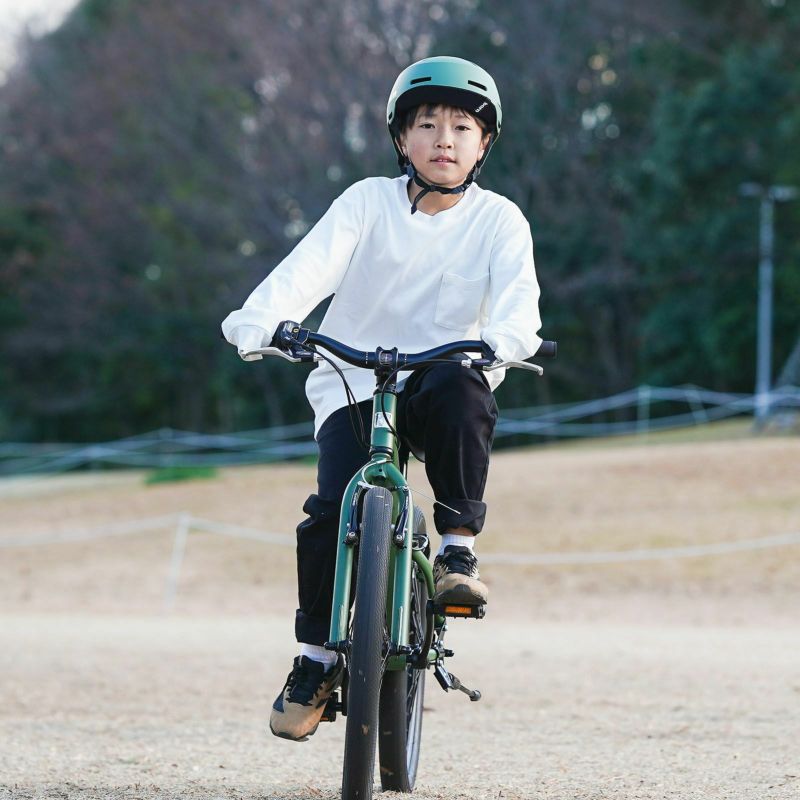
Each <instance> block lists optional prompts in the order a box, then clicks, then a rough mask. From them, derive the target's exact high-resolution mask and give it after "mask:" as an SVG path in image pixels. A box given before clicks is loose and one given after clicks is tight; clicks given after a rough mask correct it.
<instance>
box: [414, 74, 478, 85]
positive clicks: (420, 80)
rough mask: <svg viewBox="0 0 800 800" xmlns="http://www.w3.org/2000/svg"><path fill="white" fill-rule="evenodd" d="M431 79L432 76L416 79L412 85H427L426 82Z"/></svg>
mask: <svg viewBox="0 0 800 800" xmlns="http://www.w3.org/2000/svg"><path fill="white" fill-rule="evenodd" d="M430 79H431V76H430V75H428V77H427V78H414V80H413V81H411V83H412V84H413V83H425V81H429V80H430ZM470 83H472V81H470Z"/></svg>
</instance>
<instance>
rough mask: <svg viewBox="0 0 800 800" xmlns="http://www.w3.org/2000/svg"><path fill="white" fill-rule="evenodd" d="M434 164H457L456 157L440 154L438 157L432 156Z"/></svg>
mask: <svg viewBox="0 0 800 800" xmlns="http://www.w3.org/2000/svg"><path fill="white" fill-rule="evenodd" d="M431 161H433V163H434V164H455V163H456V160H455V159H454V158H448V157H447V156H439V157H438V158H432V159H431Z"/></svg>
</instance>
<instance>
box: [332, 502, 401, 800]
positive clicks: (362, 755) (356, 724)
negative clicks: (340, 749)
mask: <svg viewBox="0 0 800 800" xmlns="http://www.w3.org/2000/svg"><path fill="white" fill-rule="evenodd" d="M391 524H392V495H391V493H390V492H389V490H388V489H383V488H380V487H373V488H371V489H369V490H368V491H367V493H366V496H365V497H364V506H363V514H362V518H361V532H360V536H359V544H358V550H359V554H358V560H359V569H358V574H357V578H356V596H355V608H354V609H353V626H352V635H351V638H352V642H351V646H350V658H349V663H348V673H349V678H348V688H347V727H346V730H345V738H344V767H343V772H342V800H371V798H372V783H373V777H374V774H375V750H376V744H377V739H378V705H379V700H380V689H381V679H382V678H383V670H384V665H385V660H384V659H385V648H386V643H387V641H388V636H387V633H386V614H385V612H384V609H385V608H386V584H387V579H388V570H389V548H390V547H391V535H392V534H391Z"/></svg>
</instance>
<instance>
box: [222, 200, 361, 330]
mask: <svg viewBox="0 0 800 800" xmlns="http://www.w3.org/2000/svg"><path fill="white" fill-rule="evenodd" d="M365 205H366V204H365V199H364V191H363V186H360V185H359V184H354V185H353V186H351V187H350V188H349V189H347V190H346V191H345V192H343V193H342V194H341V195H340V196H339V197H337V198H336V200H334V201H333V203H332V204H331V206H330V208H329V209H328V210H327V211H326V212H325V214H324V215H323V217H322V218H321V219H320V220H319V222H317V224H316V225H315V226H314V227H313V228H312V229H311V230H310V231H309V232H308V233H307V234H306V236H305V237H304V238H303V239H302V240H301V241H300V242H299V243H298V244H297V246H296V247H295V248H294V250H292V252H291V253H289V255H288V256H286V258H284V259H283V261H281V262H280V263H279V264H278V265H277V266H276V267H275V269H273V270H272V272H270V274H269V275H267V277H266V278H265V279H264V280H263V281H262V282H261V283H260V284H259V285H258V286H256V288H255V289H254V290H253V292H252V294H251V295H250V296H249V297H248V298H247V300H246V301H245V303H244V305H243V306H242V308H240V309H239V310H237V311H233V312H231V313H230V314H228V316H227V317H226V318H225V319H224V320H223V322H222V333H223V334H224V336H225V338H226V339H227V340H228V341H229V342H232V339H231V334H232V332H233V331H234V330H235V329H236V328H238V327H239V326H240V325H256V326H258V327H259V328H263V329H264V331H266V332H267V334H268V335H269V336H270V337H271V336H272V335H273V334H274V333H275V330H276V329H277V327H278V324H279V323H280V322H282V321H283V320H287V319H291V320H294V321H296V322H302V321H303V320H304V319H305V318H306V317H307V316H308V315H309V314H310V313H311V312H312V311H313V310H314V308H316V307H317V306H318V305H319V304H320V303H321V302H322V301H323V300H324V299H325V298H326V297H329V296H330V295H332V294H333V293H334V292H335V291H336V290H337V288H338V287H339V284H340V283H341V281H342V278H343V277H344V274H345V272H347V268H348V266H349V265H350V259H351V258H352V256H353V252H354V251H355V248H356V245H357V244H358V240H359V238H360V237H361V232H362V228H363V225H364V214H365Z"/></svg>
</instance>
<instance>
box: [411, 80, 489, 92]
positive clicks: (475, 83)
mask: <svg viewBox="0 0 800 800" xmlns="http://www.w3.org/2000/svg"><path fill="white" fill-rule="evenodd" d="M411 83H414V81H411ZM467 83H468V84H470V86H477V87H478V88H479V89H483V91H484V92H485V91H487V89H486V87H485V86H484V85H483V84H482V83H478V81H467Z"/></svg>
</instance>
